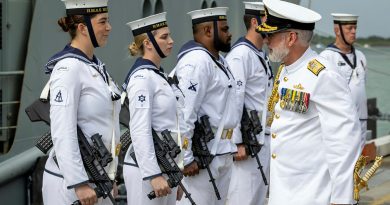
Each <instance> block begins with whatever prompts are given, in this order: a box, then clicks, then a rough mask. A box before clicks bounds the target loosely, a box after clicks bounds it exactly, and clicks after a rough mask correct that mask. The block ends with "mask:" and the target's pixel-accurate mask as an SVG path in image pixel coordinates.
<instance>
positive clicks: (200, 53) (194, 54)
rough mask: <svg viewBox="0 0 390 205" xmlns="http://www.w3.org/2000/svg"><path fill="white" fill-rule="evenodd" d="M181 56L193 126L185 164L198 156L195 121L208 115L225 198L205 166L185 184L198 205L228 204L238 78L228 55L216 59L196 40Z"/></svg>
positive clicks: (179, 69) (218, 11)
mask: <svg viewBox="0 0 390 205" xmlns="http://www.w3.org/2000/svg"><path fill="white" fill-rule="evenodd" d="M226 11H227V8H221V7H219V8H212V9H204V10H198V11H193V12H190V13H189V14H190V15H191V16H192V18H193V20H194V19H196V18H199V19H200V18H201V17H200V16H197V15H196V14H202V15H201V16H202V17H203V14H204V16H205V17H211V18H213V17H216V18H217V17H218V16H226ZM199 19H198V20H199ZM225 19H226V18H225ZM209 21H210V20H209ZM178 59H179V60H178V63H177V65H176V67H175V70H176V75H177V77H178V79H179V87H180V88H181V90H182V91H183V93H184V96H185V100H184V101H185V103H184V104H185V107H184V109H183V111H184V120H185V124H186V125H187V129H189V130H190V131H189V132H187V133H184V134H183V148H184V149H185V151H184V165H188V164H190V163H191V162H192V161H193V160H194V156H193V153H192V151H191V145H192V140H191V137H192V135H193V130H194V127H195V126H194V123H195V121H197V120H199V118H200V117H202V116H204V115H207V116H209V121H210V124H211V126H212V128H213V130H214V135H215V137H214V139H213V140H211V141H210V142H208V143H207V146H208V148H209V150H210V152H211V153H212V152H213V151H214V152H215V153H214V155H215V156H216V157H214V159H213V161H212V162H211V163H210V165H209V166H210V169H211V172H212V174H213V177H214V178H215V182H216V185H217V187H218V190H219V193H220V196H221V198H222V199H221V200H217V197H216V194H215V192H214V189H213V187H212V185H211V183H210V182H209V175H208V173H207V171H206V170H205V169H201V170H200V171H199V174H198V175H196V176H191V177H185V178H184V185H185V186H186V187H187V189H188V191H189V192H190V193H191V196H192V197H193V199H194V201H195V203H196V204H198V205H206V204H225V201H226V196H227V192H228V187H229V183H230V174H231V166H232V163H233V160H232V159H233V157H232V155H231V154H232V153H234V152H236V151H237V147H236V145H235V144H234V143H233V142H232V140H231V135H229V134H227V133H228V132H227V129H233V128H235V127H236V126H237V124H238V122H239V117H238V112H237V104H236V103H237V101H236V87H235V81H234V78H233V75H232V73H231V71H230V69H229V68H228V65H227V62H226V61H225V59H224V57H223V56H222V55H219V59H218V60H216V61H214V60H213V59H212V57H211V53H209V51H208V50H207V49H206V48H204V47H203V46H202V45H201V44H199V43H197V42H195V41H189V42H187V43H186V44H184V45H183V47H182V48H181V50H180V51H179V55H178ZM225 112H226V113H225ZM221 123H222V126H223V127H222V128H223V129H224V131H223V133H222V135H219V136H218V135H217V134H216V133H217V131H216V130H217V128H218V127H219V126H220V124H221ZM188 203H189V202H188V200H183V199H182V200H181V201H180V202H178V204H188Z"/></svg>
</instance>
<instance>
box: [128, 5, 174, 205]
mask: <svg viewBox="0 0 390 205" xmlns="http://www.w3.org/2000/svg"><path fill="white" fill-rule="evenodd" d="M127 25H128V26H130V28H131V30H132V33H133V35H134V42H133V43H132V44H131V45H130V47H129V50H130V53H131V55H133V56H135V55H140V56H141V57H139V58H137V60H136V62H135V63H134V65H133V66H132V68H131V69H130V71H129V73H128V75H127V77H126V81H125V83H124V85H123V89H124V90H125V92H127V96H128V99H129V112H130V122H129V128H130V135H131V139H132V145H131V146H130V147H129V149H128V151H127V153H126V156H125V160H124V168H123V175H124V180H125V185H126V189H127V202H128V204H142V205H172V204H175V202H176V191H177V188H172V189H171V188H170V187H169V184H168V182H167V179H168V178H167V176H166V175H165V174H164V173H162V171H161V169H160V167H159V165H158V162H157V158H156V152H155V148H154V140H153V136H152V133H153V131H152V129H153V130H154V131H155V132H156V133H157V134H158V136H159V137H161V132H162V131H164V130H168V131H170V134H171V136H172V137H173V139H175V141H176V143H177V142H178V135H177V133H178V131H179V129H178V116H177V100H176V95H175V93H174V91H173V89H172V88H171V86H170V84H169V83H168V78H167V76H166V74H165V73H164V71H163V69H162V68H161V66H160V64H161V60H162V58H165V57H166V56H168V55H169V54H170V53H171V50H172V46H173V40H172V38H171V34H170V31H169V28H168V27H167V26H168V25H167V22H166V13H165V12H164V13H160V14H156V15H152V16H148V17H146V18H142V19H139V20H136V21H132V22H129V23H127ZM177 158H178V157H177ZM151 191H154V192H155V194H156V197H157V198H156V199H153V200H150V199H149V198H148V197H147V194H149V193H150V192H151Z"/></svg>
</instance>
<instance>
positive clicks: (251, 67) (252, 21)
mask: <svg viewBox="0 0 390 205" xmlns="http://www.w3.org/2000/svg"><path fill="white" fill-rule="evenodd" d="M244 4H245V13H244V17H243V19H244V24H245V27H246V29H247V33H246V35H245V36H243V37H241V38H239V39H238V40H237V42H236V43H235V44H234V45H233V47H232V50H231V51H230V52H229V54H228V55H227V56H226V61H227V62H228V64H229V67H230V68H231V70H232V73H233V75H234V77H235V80H236V86H237V89H238V107H237V108H238V109H239V111H240V112H239V113H240V116H242V114H241V113H242V112H247V113H248V116H250V113H251V112H255V113H256V114H257V115H256V117H258V119H259V122H260V124H259V125H257V126H258V127H259V129H263V131H262V132H260V133H250V134H252V135H254V136H255V137H256V138H257V139H256V140H257V141H258V142H259V145H258V147H259V148H260V152H258V153H253V154H255V155H256V154H257V155H258V158H259V159H260V162H261V165H262V169H263V172H264V173H265V179H262V177H263V176H262V174H261V172H260V170H259V164H258V163H257V161H256V158H255V157H250V155H249V154H250V153H249V152H250V151H249V149H248V143H246V142H249V140H245V136H244V137H243V136H242V133H241V130H240V128H242V127H245V125H243V126H241V124H239V126H237V127H236V128H235V129H234V132H233V142H234V143H235V144H236V145H237V154H235V155H234V159H235V161H234V163H233V168H232V178H231V181H230V186H229V194H228V204H243V205H263V204H264V203H265V198H266V194H267V190H268V186H267V183H268V182H267V181H269V180H268V178H269V160H270V154H269V151H270V150H269V148H270V145H269V144H270V134H269V127H267V126H266V122H265V121H266V114H267V108H266V107H267V101H268V97H269V94H270V93H271V91H272V84H273V74H272V70H271V67H270V66H269V61H268V57H267V55H266V54H265V52H264V51H263V50H262V47H263V38H262V36H261V35H260V34H259V33H258V32H257V31H256V28H257V26H259V25H260V24H261V18H262V17H264V13H265V11H264V5H263V3H261V2H244ZM242 123H245V120H244V117H243V119H242ZM260 127H261V128H260ZM243 132H245V131H243ZM244 134H248V133H244ZM243 139H244V140H243ZM249 146H250V145H249ZM248 155H249V158H248Z"/></svg>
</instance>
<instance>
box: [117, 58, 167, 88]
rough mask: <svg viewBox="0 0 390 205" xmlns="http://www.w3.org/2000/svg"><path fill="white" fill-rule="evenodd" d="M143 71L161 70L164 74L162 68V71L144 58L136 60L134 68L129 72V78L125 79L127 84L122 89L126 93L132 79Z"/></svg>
mask: <svg viewBox="0 0 390 205" xmlns="http://www.w3.org/2000/svg"><path fill="white" fill-rule="evenodd" d="M141 69H155V70H160V71H161V72H164V71H163V69H162V68H161V67H160V69H158V68H157V66H156V65H155V64H154V63H153V62H152V61H150V60H148V59H144V58H142V57H139V58H137V60H135V62H134V64H133V66H132V67H131V68H130V70H129V72H128V73H127V76H126V78H125V82H124V83H123V85H122V89H123V90H124V91H126V88H127V86H128V84H129V81H130V77H131V76H132V75H133V74H134V73H135V72H137V71H139V70H141Z"/></svg>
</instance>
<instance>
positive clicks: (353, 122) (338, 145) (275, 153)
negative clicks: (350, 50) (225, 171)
mask: <svg viewBox="0 0 390 205" xmlns="http://www.w3.org/2000/svg"><path fill="white" fill-rule="evenodd" d="M263 3H264V5H265V7H266V15H267V20H266V21H265V22H264V23H262V25H260V26H259V28H258V29H259V31H261V32H264V33H265V34H266V35H267V45H268V48H269V50H270V54H269V57H270V60H271V61H275V62H281V63H282V65H281V66H280V68H279V70H278V73H277V74H276V77H275V84H274V87H273V91H272V95H271V98H270V101H269V109H270V111H272V112H273V113H274V115H273V116H272V117H271V118H270V119H269V123H272V126H271V168H270V195H269V204H270V205H280V204H300V205H312V204H316V205H329V204H352V203H354V200H353V170H354V165H355V163H356V161H357V159H358V157H359V154H360V151H361V149H360V146H359V145H360V139H358V138H356V137H355V136H356V135H359V133H360V123H359V118H358V115H357V112H356V109H354V106H353V102H352V98H351V93H350V91H349V89H348V86H347V82H346V81H345V80H343V77H342V76H341V75H340V74H339V72H338V71H337V69H336V68H335V66H334V64H332V63H331V62H329V61H327V60H325V59H324V58H322V57H320V56H319V55H317V54H316V53H315V52H314V51H313V50H311V48H310V41H311V38H312V35H313V29H314V26H315V22H316V21H318V20H320V19H321V16H320V15H319V14H318V13H316V12H314V11H312V10H310V9H307V8H304V7H302V6H299V5H296V4H292V3H289V2H285V1H275V0H264V1H263Z"/></svg>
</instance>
